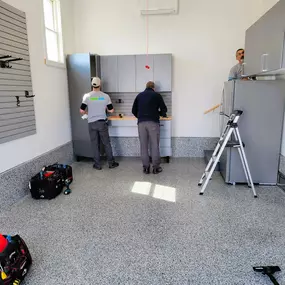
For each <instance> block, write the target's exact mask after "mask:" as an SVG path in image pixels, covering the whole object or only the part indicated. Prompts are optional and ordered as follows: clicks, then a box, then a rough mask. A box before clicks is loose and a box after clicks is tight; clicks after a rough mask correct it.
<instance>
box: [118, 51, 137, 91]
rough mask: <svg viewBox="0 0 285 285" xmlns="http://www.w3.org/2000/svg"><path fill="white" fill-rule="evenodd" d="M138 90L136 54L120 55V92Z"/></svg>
mask: <svg viewBox="0 0 285 285" xmlns="http://www.w3.org/2000/svg"><path fill="white" fill-rule="evenodd" d="M135 91H136V59H135V56H134V55H119V56H118V92H135Z"/></svg>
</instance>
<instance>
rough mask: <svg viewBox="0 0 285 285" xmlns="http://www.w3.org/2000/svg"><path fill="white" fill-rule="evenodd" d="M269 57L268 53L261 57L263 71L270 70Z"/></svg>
mask: <svg viewBox="0 0 285 285" xmlns="http://www.w3.org/2000/svg"><path fill="white" fill-rule="evenodd" d="M267 57H268V53H264V54H263V55H262V56H261V68H262V71H267V70H268V68H267Z"/></svg>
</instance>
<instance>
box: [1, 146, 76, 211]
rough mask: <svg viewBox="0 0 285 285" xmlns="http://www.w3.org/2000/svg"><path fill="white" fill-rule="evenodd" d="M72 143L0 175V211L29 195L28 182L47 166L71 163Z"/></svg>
mask: <svg viewBox="0 0 285 285" xmlns="http://www.w3.org/2000/svg"><path fill="white" fill-rule="evenodd" d="M73 159H74V158H73V146H72V142H68V143H66V144H64V145H61V146H60V147H57V148H55V149H53V150H51V151H49V152H46V153H44V154H42V155H40V156H38V157H35V158H34V159H31V160H29V161H27V162H25V163H22V164H20V165H17V166H16V167H13V168H11V169H9V170H6V171H5V172H2V173H0V195H1V204H0V210H2V209H6V208H8V207H10V206H11V205H13V204H14V203H16V202H17V201H19V200H20V199H22V198H23V197H25V196H26V195H27V194H29V186H28V185H29V180H30V178H31V177H32V176H34V175H35V174H36V173H38V172H39V171H40V169H41V168H42V167H43V166H44V165H47V164H52V163H55V162H59V163H66V164H70V163H72V162H73Z"/></svg>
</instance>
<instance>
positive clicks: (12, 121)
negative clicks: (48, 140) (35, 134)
mask: <svg viewBox="0 0 285 285" xmlns="http://www.w3.org/2000/svg"><path fill="white" fill-rule="evenodd" d="M23 122H35V116H26V117H21V118H13V119H6V120H1V121H0V127H3V126H9V125H15V124H19V123H23Z"/></svg>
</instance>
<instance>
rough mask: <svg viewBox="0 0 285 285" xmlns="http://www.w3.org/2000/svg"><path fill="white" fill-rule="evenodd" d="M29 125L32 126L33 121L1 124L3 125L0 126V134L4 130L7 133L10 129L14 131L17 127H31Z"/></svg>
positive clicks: (33, 124)
mask: <svg viewBox="0 0 285 285" xmlns="http://www.w3.org/2000/svg"><path fill="white" fill-rule="evenodd" d="M31 126H33V127H34V126H35V122H34V121H29V122H21V123H16V124H11V125H8V126H3V127H1V126H0V136H1V134H2V133H4V132H5V133H7V132H10V131H15V130H18V129H23V128H26V127H31Z"/></svg>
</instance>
